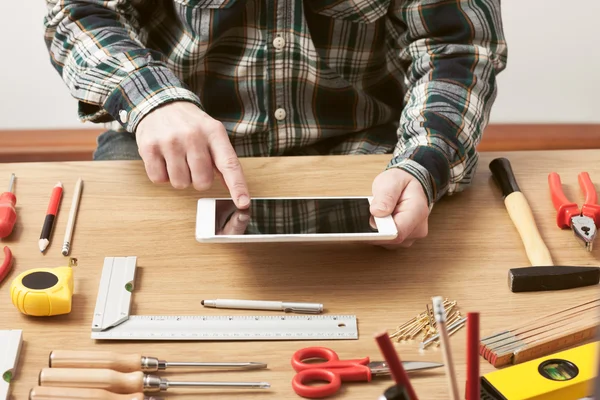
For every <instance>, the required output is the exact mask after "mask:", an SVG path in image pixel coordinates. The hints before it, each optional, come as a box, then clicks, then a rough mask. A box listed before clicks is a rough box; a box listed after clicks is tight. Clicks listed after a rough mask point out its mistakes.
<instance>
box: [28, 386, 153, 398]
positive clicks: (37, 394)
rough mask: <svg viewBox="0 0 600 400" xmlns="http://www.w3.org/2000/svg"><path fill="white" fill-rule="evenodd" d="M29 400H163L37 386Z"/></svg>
mask: <svg viewBox="0 0 600 400" xmlns="http://www.w3.org/2000/svg"><path fill="white" fill-rule="evenodd" d="M29 400H162V398H161V397H154V396H150V397H149V396H144V394H143V393H130V394H117V393H113V392H109V391H108V390H104V389H87V388H66V387H51V386H36V387H34V388H33V389H31V391H30V392H29Z"/></svg>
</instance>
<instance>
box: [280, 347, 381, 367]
mask: <svg viewBox="0 0 600 400" xmlns="http://www.w3.org/2000/svg"><path fill="white" fill-rule="evenodd" d="M309 359H320V360H325V361H324V362H319V363H307V362H304V361H305V360H309ZM369 361H370V360H369V357H364V358H361V359H356V360H340V358H339V357H338V355H337V353H336V352H335V351H333V350H331V349H328V348H327V347H316V346H315V347H305V348H303V349H300V350H298V351H296V352H295V353H294V355H293V356H292V367H293V368H294V370H295V371H298V372H300V371H304V370H307V369H337V368H352V367H356V366H365V365H367V364H368V363H369Z"/></svg>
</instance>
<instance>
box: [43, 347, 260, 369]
mask: <svg viewBox="0 0 600 400" xmlns="http://www.w3.org/2000/svg"><path fill="white" fill-rule="evenodd" d="M48 366H49V367H51V368H100V369H112V370H114V371H118V372H134V371H142V372H156V371H162V370H166V369H167V368H173V367H179V368H188V367H190V368H235V369H246V370H250V369H263V368H266V367H267V364H265V363H260V362H219V363H217V362H167V361H163V360H159V359H158V358H155V357H146V356H143V355H141V354H121V353H117V352H111V351H79V350H55V351H53V352H51V353H50V357H49V360H48Z"/></svg>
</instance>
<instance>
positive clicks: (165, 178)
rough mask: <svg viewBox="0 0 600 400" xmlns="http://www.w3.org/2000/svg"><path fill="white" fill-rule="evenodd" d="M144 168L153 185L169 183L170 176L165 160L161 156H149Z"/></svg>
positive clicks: (145, 159)
mask: <svg viewBox="0 0 600 400" xmlns="http://www.w3.org/2000/svg"><path fill="white" fill-rule="evenodd" d="M143 160H144V167H145V168H146V175H148V179H150V181H151V182H152V183H167V182H169V174H168V173H167V166H166V163H165V159H164V158H163V157H162V156H160V155H152V156H147V157H145V158H144V159H143Z"/></svg>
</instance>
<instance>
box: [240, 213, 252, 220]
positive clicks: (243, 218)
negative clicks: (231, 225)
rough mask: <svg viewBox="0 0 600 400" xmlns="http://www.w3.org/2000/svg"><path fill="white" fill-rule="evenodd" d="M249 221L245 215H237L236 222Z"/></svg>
mask: <svg viewBox="0 0 600 400" xmlns="http://www.w3.org/2000/svg"><path fill="white" fill-rule="evenodd" d="M249 219H250V216H249V215H248V214H246V213H241V214H239V215H238V221H240V222H247V221H248V220H249Z"/></svg>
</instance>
